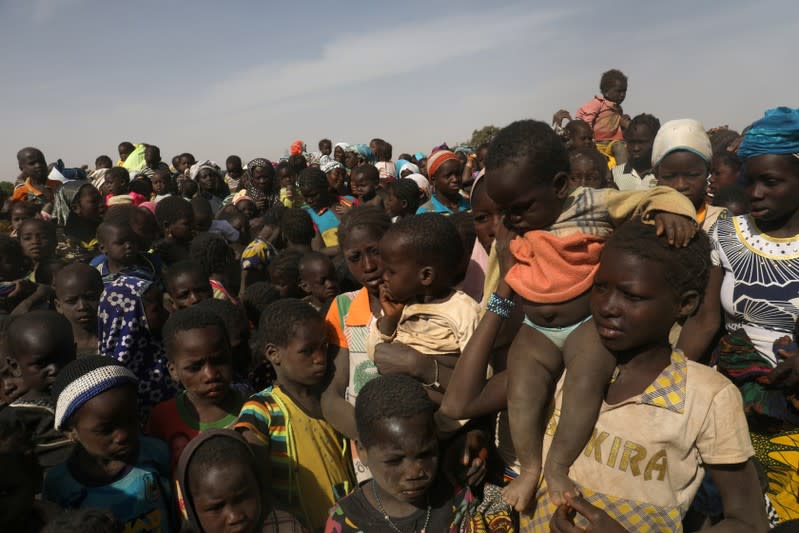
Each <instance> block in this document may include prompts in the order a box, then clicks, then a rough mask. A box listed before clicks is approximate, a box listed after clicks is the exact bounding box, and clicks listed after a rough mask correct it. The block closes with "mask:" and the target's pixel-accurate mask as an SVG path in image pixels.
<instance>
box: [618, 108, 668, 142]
mask: <svg viewBox="0 0 799 533" xmlns="http://www.w3.org/2000/svg"><path fill="white" fill-rule="evenodd" d="M638 126H645V127H646V128H648V129H649V131H650V132H652V138H653V139H654V138H655V136H656V135H657V134H658V131H660V119H658V118H657V117H656V116H655V115H650V114H649V113H641V114H639V115H635V116H634V117H633V118H632V120H631V121H630V125H629V126H627V130H626V131H630V130H632V129H633V128H634V127H638Z"/></svg>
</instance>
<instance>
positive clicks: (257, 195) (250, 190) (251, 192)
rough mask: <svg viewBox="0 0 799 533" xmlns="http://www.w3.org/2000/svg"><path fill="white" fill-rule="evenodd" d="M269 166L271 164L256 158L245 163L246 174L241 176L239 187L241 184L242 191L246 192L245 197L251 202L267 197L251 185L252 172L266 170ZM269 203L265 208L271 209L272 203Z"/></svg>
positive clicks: (261, 158) (266, 160)
mask: <svg viewBox="0 0 799 533" xmlns="http://www.w3.org/2000/svg"><path fill="white" fill-rule="evenodd" d="M271 166H272V163H270V162H269V160H268V159H264V158H263V157H258V158H256V159H253V160H252V161H250V162H249V163H247V174H245V175H244V176H242V178H241V180H240V183H239V187H241V186H242V184H243V186H244V189H246V191H247V196H249V197H250V198H251V199H252V201H253V202H255V201H257V200H260V199H263V198H266V197H267V195H266V193H264V191H262V190H261V189H258V188H257V187H255V185H253V183H252V179H251V178H250V176H252V172H253V170H255V169H256V168H258V167H263V168H266V167H271ZM269 203H270V205H268V206H267V207H271V204H272V202H269Z"/></svg>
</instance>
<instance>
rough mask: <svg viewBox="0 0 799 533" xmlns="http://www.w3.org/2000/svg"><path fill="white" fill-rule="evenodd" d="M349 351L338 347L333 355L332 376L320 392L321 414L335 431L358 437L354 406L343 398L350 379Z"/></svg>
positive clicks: (348, 436)
mask: <svg viewBox="0 0 799 533" xmlns="http://www.w3.org/2000/svg"><path fill="white" fill-rule="evenodd" d="M349 367H350V351H349V350H348V349H346V348H339V349H338V351H337V352H336V354H335V356H334V357H333V368H334V370H333V378H332V379H331V380H330V383H328V385H327V387H326V388H325V390H324V391H323V392H322V415H323V416H324V417H325V420H327V421H328V422H329V423H330V425H331V426H333V427H334V428H335V429H336V431H338V432H339V433H341V434H343V435H345V436H346V437H347V438H350V439H353V440H355V439H357V438H358V431H357V430H356V428H355V408H354V407H353V406H352V405H351V404H350V402H348V401H347V400H346V398H345V394H346V391H347V386H348V385H349V380H350V373H349V372H350V368H349Z"/></svg>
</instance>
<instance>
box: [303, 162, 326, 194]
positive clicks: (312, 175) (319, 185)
mask: <svg viewBox="0 0 799 533" xmlns="http://www.w3.org/2000/svg"><path fill="white" fill-rule="evenodd" d="M297 181H298V183H299V186H300V188H301V189H306V188H313V189H314V190H319V191H325V190H327V189H329V188H330V184H329V183H328V181H327V175H326V174H325V173H324V172H322V170H321V169H319V168H316V167H308V168H304V169H302V171H301V172H300V175H299V177H298V178H297Z"/></svg>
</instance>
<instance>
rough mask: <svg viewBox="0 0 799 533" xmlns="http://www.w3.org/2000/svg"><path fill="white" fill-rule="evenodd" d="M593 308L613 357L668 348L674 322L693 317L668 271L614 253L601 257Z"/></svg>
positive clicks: (594, 290)
mask: <svg viewBox="0 0 799 533" xmlns="http://www.w3.org/2000/svg"><path fill="white" fill-rule="evenodd" d="M694 294H695V293H694ZM590 305H591V313H592V314H593V316H594V322H595V324H596V328H597V332H598V333H599V337H600V339H601V341H602V344H603V345H604V346H605V348H607V349H608V350H610V351H611V352H614V353H621V352H628V351H630V350H636V349H640V348H642V347H645V346H650V345H655V344H658V343H661V342H662V343H668V335H669V331H670V330H671V327H672V325H673V324H674V322H675V320H677V319H678V318H679V317H680V316H688V315H690V312H687V310H686V308H684V307H683V297H681V296H680V295H677V294H675V291H674V290H671V289H670V287H669V285H668V282H667V281H666V275H665V271H664V266H663V265H661V264H660V263H657V262H655V261H652V260H648V259H642V258H640V257H638V256H636V255H633V254H631V253H630V252H626V251H619V250H617V249H614V248H606V249H605V251H603V253H602V257H601V260H600V264H599V269H598V270H597V273H596V277H595V279H594V287H593V289H592V290H591V296H590ZM693 305H694V307H695V305H696V302H694V304H693ZM691 311H692V309H691Z"/></svg>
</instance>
